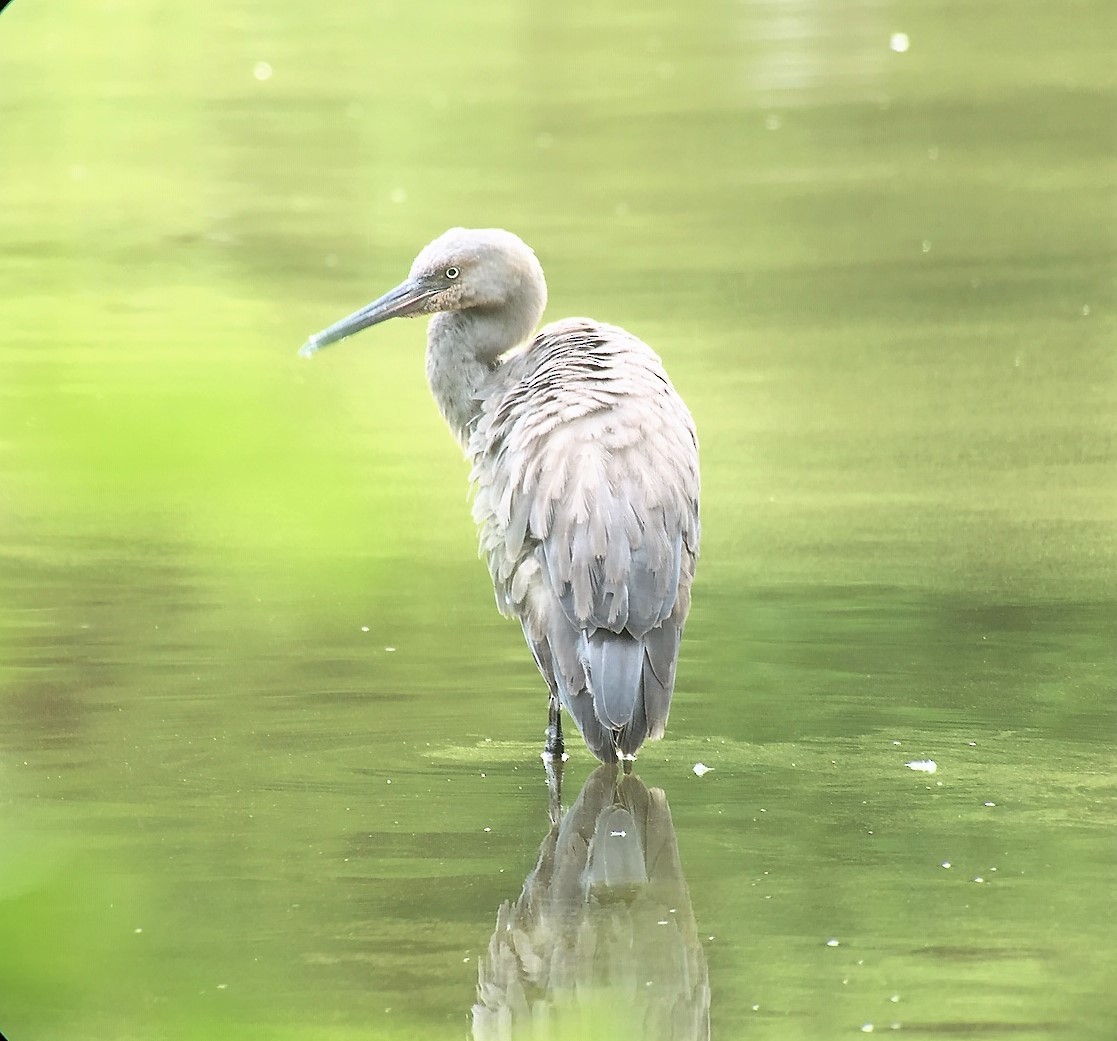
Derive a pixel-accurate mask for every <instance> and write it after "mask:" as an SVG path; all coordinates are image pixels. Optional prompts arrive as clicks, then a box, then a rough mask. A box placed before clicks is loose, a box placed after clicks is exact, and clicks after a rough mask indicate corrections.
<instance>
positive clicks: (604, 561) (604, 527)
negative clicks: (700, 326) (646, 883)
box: [468, 319, 699, 761]
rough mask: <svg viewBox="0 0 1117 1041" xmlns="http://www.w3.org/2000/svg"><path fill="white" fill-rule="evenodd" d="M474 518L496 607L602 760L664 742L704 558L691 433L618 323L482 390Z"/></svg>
mask: <svg viewBox="0 0 1117 1041" xmlns="http://www.w3.org/2000/svg"><path fill="white" fill-rule="evenodd" d="M481 396H482V401H481V408H480V415H479V416H478V419H477V422H476V425H475V427H474V429H473V430H472V433H471V435H470V439H469V446H468V447H469V452H470V455H471V457H472V459H473V475H472V476H473V482H474V485H475V488H476V497H475V500H474V517H475V519H476V520H477V522H478V525H479V527H480V535H481V549H482V553H483V554H484V555H485V557H486V558H487V561H488V564H489V570H490V572H491V574H492V578H493V583H494V586H495V590H496V597H497V603H498V605H499V606H500V608H501V610H502V611H503V612H504V613H506V614H510V615H515V616H517V617H519V618H520V620H521V622H522V624H523V627H524V634H525V636H526V638H527V640H528V643H529V645H531V647H532V650H533V653H534V654H535V658H536V662H537V664H538V665H539V667H540V670H541V671H542V672H543V674H544V676H545V678H546V679H547V681H548V683H549V684H550V685H551V687H552V689H553V690H555V691H557V693H558V694H559V696H560V698H561V700H562V702H563V704H564V705H565V706H566V708H567V709H568V711H570V713H571V714H572V715H573V716H574V719H575V720H576V722H577V723H578V726H579V729H580V730H581V731H582V734H583V736H584V737H585V739H586V742H587V744H589V746H590V748H591V749H592V750H593V751H594V753H595V754H596V755H597V756H598V757H599V758H601V759H603V760H606V761H608V760H610V759H615V758H616V756H617V754H618V752H620V753H621V754H635V751H636V749H637V748H639V746H640V744H641V743H642V742H643V741H644V739H645V737H651V738H657V737H660V736H662V734H663V728H664V725H665V724H666V720H667V713H668V710H669V707H670V701H671V692H672V689H673V687H674V676H675V661H676V657H677V654H678V647H679V637H680V634H681V632H682V628H683V623H684V622H685V620H686V615H687V611H688V609H689V606H690V584H691V580H692V579H693V576H694V567H695V561H696V558H697V554H698V543H699V522H698V491H699V478H698V446H697V437H696V434H695V430H694V424H693V421H692V419H691V417H690V413H689V412H688V411H687V409H686V406H685V405H684V404H683V402H682V399H681V398H680V397H679V396H678V394H677V393H676V392H675V390H674V388H673V387H672V385H671V383H670V381H669V380H668V378H667V376H666V374H665V372H664V371H663V367H662V364H661V362H660V360H659V358H658V357H657V356H656V355H655V353H654V352H653V351H652V350H651V349H650V348H649V347H647V346H646V345H645V344H644V343H642V342H641V341H640V340H638V339H636V338H635V337H634V336H631V335H630V334H629V333H627V332H625V331H624V330H623V329H618V328H616V327H615V326H609V325H602V324H600V323H597V322H592V321H589V320H587V319H567V320H565V321H562V322H556V323H554V324H552V325H548V326H546V327H545V328H544V329H542V330H541V331H540V332H539V334H538V335H537V336H536V337H535V339H534V340H533V341H532V342H531V343H530V344H529V345H527V346H526V347H525V348H522V349H521V350H520V351H519V352H517V353H516V354H514V356H512V357H510V358H509V359H508V360H506V361H504V362H503V363H502V364H501V365H500V366H499V367H498V368H497V369H496V370H495V371H494V373H493V376H492V378H491V379H490V381H489V382H488V384H487V385H485V386H483V387H482V390H481Z"/></svg>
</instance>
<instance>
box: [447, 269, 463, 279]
mask: <svg viewBox="0 0 1117 1041" xmlns="http://www.w3.org/2000/svg"><path fill="white" fill-rule="evenodd" d="M460 274H461V271H460V270H458V268H456V267H448V268H447V269H446V277H447V278H448V279H450V281H451V282H453V281H454V279H455V278H457V277H458V275H460Z"/></svg>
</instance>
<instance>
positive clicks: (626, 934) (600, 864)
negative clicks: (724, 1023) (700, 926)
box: [473, 766, 710, 1041]
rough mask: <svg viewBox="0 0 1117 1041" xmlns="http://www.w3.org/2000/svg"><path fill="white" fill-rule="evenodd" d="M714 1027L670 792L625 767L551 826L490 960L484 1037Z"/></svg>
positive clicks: (535, 1040) (485, 960) (699, 1032)
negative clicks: (635, 774)
mask: <svg viewBox="0 0 1117 1041" xmlns="http://www.w3.org/2000/svg"><path fill="white" fill-rule="evenodd" d="M709 1036H710V983H709V972H708V970H707V967H706V957H705V954H704V952H703V950H702V946H701V944H700V943H699V942H698V934H697V930H696V928H695V923H694V912H693V911H692V910H691V906H690V895H689V894H688V892H687V887H686V880H685V879H684V878H683V873H682V867H681V865H680V863H679V853H678V847H677V846H676V843H675V828H674V825H673V824H672V823H671V810H670V809H669V807H668V805H667V798H666V796H665V795H664V794H663V792H662V790H660V789H658V788H652V789H649V788H648V787H647V786H646V785H645V784H644V782H643V781H641V780H640V778H639V777H636V776H634V775H632V774H628V775H624V774H622V773H621V772H620V771H619V770H618V769H617V768H616V767H615V766H602V767H600V768H598V769H597V770H596V771H595V772H594V773H592V774H590V776H589V778H588V779H587V781H586V783H585V785H584V786H583V787H582V791H581V792H580V793H579V795H578V799H577V801H576V802H575V803H574V805H573V806H572V807H571V808H570V810H569V811H568V812H567V813H566V814H565V816H563V818H562V819H561V821H559V823H558V824H555V825H553V826H552V827H551V830H550V832H549V833H548V835H547V837H546V839H545V840H544V841H543V844H542V846H541V847H540V849H539V860H538V862H537V863H536V865H535V868H534V869H533V870H532V872H531V874H529V875H528V877H527V879H526V880H525V882H524V888H523V891H522V892H521V893H520V896H519V898H518V899H517V900H516V901H515V903H512V902H505V903H503V904H501V906H500V909H499V910H498V911H497V916H496V931H495V932H494V933H493V938H492V940H491V941H490V943H489V949H488V952H487V953H486V954H485V955H484V956H483V957H482V958H481V962H480V966H479V971H478V983H477V1004H476V1005H474V1006H473V1037H474V1038H475V1039H476V1041H497V1039H499V1041H526V1039H530V1041H542V1039H555V1041H558V1039H563V1038H579V1039H581V1038H596V1037H609V1038H617V1037H624V1038H631V1039H633V1041H669V1039H670V1041H684V1039H686V1041H696V1039H700V1038H703V1039H704V1038H709Z"/></svg>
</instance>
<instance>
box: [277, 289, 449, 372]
mask: <svg viewBox="0 0 1117 1041" xmlns="http://www.w3.org/2000/svg"><path fill="white" fill-rule="evenodd" d="M434 292H435V290H433V289H430V288H428V287H427V286H424V285H423V284H422V283H421V282H418V281H414V280H412V279H408V280H407V281H406V282H404V283H403V284H402V285H398V286H396V288H395V289H393V290H392V291H391V292H389V293H385V294H384V295H383V296H382V297H380V299H379V300H373V302H372V303H371V304H368V305H366V306H365V307H362V308H361V309H360V310H359V311H354V312H353V313H352V314H351V315H349V316H348V317H347V318H343V319H342V320H341V321H340V322H334V324H333V325H331V326H330V327H329V328H328V329H323V330H322V331H321V332H320V333H315V334H314V335H313V336H312V337H311V338H310V339H309V340H307V341H306V343H304V344H303V345H302V347H300V348H299V354H300V355H301V356H302V357H303V358H309V357H311V356H312V355H314V354H317V353H318V352H319V351H320V350H321V349H322V348H323V347H329V345H330V344H331V343H337V341H338V340H344V339H345V338H346V337H347V336H352V335H353V334H354V333H359V332H360V331H361V330H362V329H367V328H368V327H369V326H370V325H376V324H377V323H379V322H386V321H387V320H388V319H389V318H404V317H406V316H407V315H414V314H420V313H421V312H422V310H423V305H424V304H425V303H426V302H427V298H428V297H430V296H432V295H433V294H434Z"/></svg>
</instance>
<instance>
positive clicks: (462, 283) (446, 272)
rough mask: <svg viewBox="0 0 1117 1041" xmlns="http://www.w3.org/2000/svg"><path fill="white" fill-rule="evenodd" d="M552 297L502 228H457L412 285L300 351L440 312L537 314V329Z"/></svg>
mask: <svg viewBox="0 0 1117 1041" xmlns="http://www.w3.org/2000/svg"><path fill="white" fill-rule="evenodd" d="M546 297H547V284H546V281H545V280H544V278H543V269H542V268H541V267H540V265H539V261H538V260H537V259H536V257H535V253H534V252H532V250H531V248H530V247H529V246H528V245H526V244H525V243H524V242H523V241H522V240H521V239H519V238H518V237H517V236H515V235H513V234H512V233H511V232H510V231H503V230H502V229H500V228H451V229H450V230H449V231H447V232H444V233H443V234H441V235H439V237H438V238H436V239H435V240H434V241H433V242H431V243H429V244H428V245H426V246H424V247H423V249H422V250H421V252H420V253H419V255H418V256H417V257H416V258H415V262H414V263H413V264H412V265H411V271H410V273H409V274H408V276H407V279H406V281H404V282H402V283H400V284H399V285H398V286H396V288H395V289H393V290H391V291H390V292H387V293H385V294H384V295H383V296H382V297H380V298H379V299H377V300H374V301H373V302H372V303H371V304H368V305H367V306H365V307H362V308H361V309H360V310H359V311H354V312H353V314H351V315H349V316H348V317H346V318H343V319H341V321H339V322H335V323H334V324H333V325H331V326H329V328H327V329H323V330H322V331H321V332H319V333H315V334H314V335H313V336H312V337H311V338H310V339H309V340H308V341H307V342H306V344H304V345H303V347H302V349H301V350H300V351H299V353H300V354H302V355H303V356H304V357H309V356H310V355H312V354H314V353H315V352H317V351H319V350H321V349H322V348H323V347H328V346H329V345H330V344H331V343H336V342H337V341H338V340H343V339H345V338H346V337H347V336H352V335H353V334H354V333H356V332H360V330H362V329H367V328H368V327H369V326H370V325H376V324H378V323H379V322H385V321H387V320H388V319H389V318H407V317H413V316H415V315H421V314H434V313H436V312H439V311H466V310H471V309H478V310H481V311H499V310H501V309H509V308H515V307H519V308H523V309H524V310H526V311H531V312H532V314H533V318H532V319H531V321H532V324H534V321H535V320H537V319H538V315H539V314H540V313H542V310H543V305H544V304H545V302H546Z"/></svg>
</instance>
